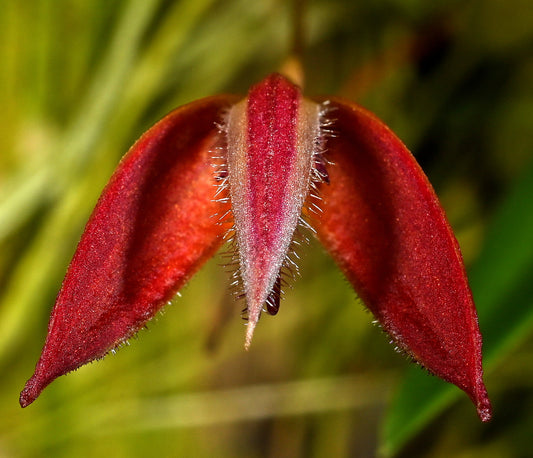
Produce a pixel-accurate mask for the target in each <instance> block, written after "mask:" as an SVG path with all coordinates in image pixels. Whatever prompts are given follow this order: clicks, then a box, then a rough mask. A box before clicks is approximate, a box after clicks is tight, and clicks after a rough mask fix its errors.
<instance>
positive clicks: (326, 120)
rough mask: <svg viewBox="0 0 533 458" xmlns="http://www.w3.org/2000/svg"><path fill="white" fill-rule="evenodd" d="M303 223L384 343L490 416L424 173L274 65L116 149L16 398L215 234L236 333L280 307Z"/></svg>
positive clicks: (388, 137)
mask: <svg viewBox="0 0 533 458" xmlns="http://www.w3.org/2000/svg"><path fill="white" fill-rule="evenodd" d="M301 225H304V226H310V227H311V228H312V230H313V231H314V233H315V234H316V236H317V238H318V239H319V240H320V242H321V243H322V244H323V246H324V247H325V249H326V250H327V251H328V252H329V253H330V254H331V256H332V257H333V259H334V260H335V261H336V263H337V264H338V265H339V267H340V269H341V270H342V272H343V273H344V274H345V275H346V277H347V279H348V281H349V282H350V283H351V285H352V286H353V288H354V290H355V291H356V292H357V294H358V295H359V296H360V297H361V299H362V300H363V301H364V303H365V304H366V306H367V307H368V308H369V309H370V311H371V312H372V313H373V314H374V315H375V317H376V319H377V320H378V321H379V323H380V324H381V326H382V327H383V328H384V329H385V331H387V332H388V333H389V334H390V336H391V337H392V339H393V341H394V342H395V343H396V344H397V346H398V347H399V348H400V349H402V350H404V351H405V352H406V353H407V354H409V355H410V356H411V357H412V358H413V359H414V360H415V361H417V362H418V363H420V364H421V365H422V366H424V367H425V368H427V369H428V370H429V371H430V372H431V373H433V374H435V375H437V376H439V377H441V378H443V379H444V380H446V381H449V382H451V383H453V384H455V385H457V386H458V387H459V388H461V389H462V390H464V391H465V392H466V393H467V394H468V396H469V397H470V398H471V399H472V401H473V402H474V404H475V405H476V407H477V411H478V414H479V416H480V418H481V419H482V420H483V421H488V420H489V419H490V416H491V408H490V403H489V400H488V397H487V392H486V389H485V386H484V384H483V380H482V364H481V360H482V355H481V334H480V332H479V328H478V323H477V315H476V310H475V307H474V303H473V300H472V295H471V292H470V289H469V286H468V282H467V278H466V274H465V268H464V265H463V261H462V257H461V254H460V251H459V246H458V244H457V241H456V239H455V237H454V235H453V233H452V231H451V229H450V226H449V224H448V222H447V220H446V217H445V215H444V212H443V210H442V208H441V206H440V204H439V202H438V199H437V197H436V195H435V192H434V191H433V189H432V187H431V185H430V183H429V181H428V179H427V178H426V176H425V175H424V173H423V172H422V170H421V168H420V167H419V166H418V164H417V163H416V161H415V159H414V158H413V156H412V155H411V154H410V153H409V151H408V150H407V149H406V147H405V146H404V145H403V144H402V143H401V141H400V140H399V139H398V138H397V137H396V136H395V135H394V134H393V133H392V132H391V131H390V130H389V129H388V128H387V127H386V126H385V125H384V124H383V123H382V122H381V121H379V120H378V119H377V118H376V117H375V116H374V115H373V114H371V113H369V112H368V111H366V110H364V109H363V108H361V107H360V106H358V105H356V104H354V103H352V102H349V101H346V100H342V99H340V98H335V97H328V98H313V99H309V98H304V97H303V96H302V93H301V90H300V89H299V87H297V86H296V85H294V84H292V83H291V82H289V81H288V80H287V79H286V78H285V77H283V76H281V75H279V74H272V75H270V76H268V77H267V78H266V79H264V80H263V81H262V82H260V83H259V84H257V85H255V86H253V87H252V88H251V89H250V91H249V93H248V95H247V96H246V97H245V98H241V97H237V96H232V95H220V96H214V97H209V98H205V99H201V100H198V101H196V102H193V103H190V104H188V105H185V106H183V107H181V108H178V109H176V110H175V111H173V112H171V113H170V114H169V115H167V116H166V117H165V118H163V119H162V120H161V121H159V122H158V123H157V124H155V125H154V126H153V127H152V128H151V129H149V130H148V131H147V132H146V133H145V134H144V135H143V136H142V137H141V138H140V139H139V140H138V141H137V142H136V143H135V145H134V146H133V147H132V148H131V149H130V151H129V152H128V153H127V154H126V155H125V156H124V158H123V159H122V161H121V162H120V164H119V166H118V168H117V170H116V171H115V173H114V175H113V176H112V178H111V180H110V182H109V184H108V185H107V187H106V188H105V190H104V191H103V193H102V195H101V197H100V200H99V202H98V204H97V205H96V208H95V210H94V212H93V214H92V216H91V218H90V220H89V222H88V223H87V226H86V228H85V232H84V234H83V236H82V237H81V241H80V242H79V245H78V248H77V251H76V253H75V255H74V258H73V260H72V262H71V264H70V267H69V269H68V272H67V274H66V277H65V280H64V282H63V285H62V288H61V291H60V292H59V295H58V297H57V301H56V304H55V306H54V308H53V310H52V314H51V318H50V323H49V328H48V336H47V338H46V342H45V345H44V349H43V351H42V355H41V357H40V359H39V362H38V363H37V366H36V370H35V373H34V375H33V376H32V377H31V378H30V379H29V380H28V382H27V384H26V386H25V388H24V390H23V391H22V393H21V397H20V403H21V405H22V406H23V407H25V406H27V405H29V404H30V403H32V402H33V401H34V400H35V399H36V398H37V397H38V396H39V394H40V393H41V391H42V390H43V389H44V388H45V387H46V386H47V385H48V384H49V383H50V382H52V381H53V380H54V379H55V378H56V377H58V376H60V375H63V374H65V373H67V372H69V371H72V370H74V369H76V368H78V367H80V366H82V365H83V364H86V363H87V362H89V361H92V360H94V359H97V358H102V357H103V356H105V355H106V354H107V353H108V352H109V351H111V350H113V349H114V348H116V347H117V346H119V345H120V344H121V343H123V342H125V341H126V339H128V338H130V337H132V336H133V335H134V334H135V333H136V332H137V331H138V330H139V329H140V328H142V327H143V326H144V325H145V324H146V322H147V321H148V320H150V319H151V318H152V317H153V316H154V314H156V312H157V311H158V310H159V309H160V308H161V307H162V306H163V305H164V304H166V303H167V302H168V301H170V300H171V299H172V298H173V296H174V295H175V294H176V293H177V291H178V290H179V289H180V288H181V287H183V286H184V284H185V283H186V282H187V281H188V280H189V279H190V278H191V276H192V275H193V274H194V273H195V272H196V271H197V270H198V269H199V268H200V267H201V266H202V264H204V262H205V261H206V260H207V259H209V258H210V257H211V256H213V255H214V254H215V252H216V251H217V250H218V249H219V247H220V246H221V245H222V244H223V243H224V242H225V241H226V240H227V239H228V238H233V240H234V242H235V247H236V248H235V250H236V259H237V261H238V262H237V265H238V267H237V270H236V277H237V278H238V279H239V282H240V286H241V289H242V294H243V295H244V297H245V300H246V313H247V318H248V326H247V330H246V340H245V342H246V343H245V346H246V347H248V346H249V345H250V343H251V340H252V336H253V332H254V328H255V326H256V324H257V322H258V320H259V317H260V315H261V313H262V312H263V311H267V312H269V313H270V314H275V313H276V312H277V311H278V309H279V304H280V295H281V287H282V286H283V285H284V284H285V282H286V279H287V277H290V276H291V272H292V271H293V270H292V268H291V265H292V264H293V263H294V261H293V260H292V259H291V257H290V254H291V252H292V250H293V244H294V243H295V238H296V239H297V238H298V237H297V236H296V237H295V234H296V233H298V232H299V231H300V227H301Z"/></svg>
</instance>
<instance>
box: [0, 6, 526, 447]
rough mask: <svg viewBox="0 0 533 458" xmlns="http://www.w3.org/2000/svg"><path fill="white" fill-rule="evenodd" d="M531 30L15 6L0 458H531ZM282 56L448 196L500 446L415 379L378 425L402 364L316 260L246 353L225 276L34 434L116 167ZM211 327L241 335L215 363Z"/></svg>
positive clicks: (410, 20)
mask: <svg viewBox="0 0 533 458" xmlns="http://www.w3.org/2000/svg"><path fill="white" fill-rule="evenodd" d="M291 9H292V10H291ZM293 12H295V14H293ZM532 22H533V14H531V6H530V5H529V2H528V1H527V0H510V1H509V2H506V3H505V4H503V3H502V2H499V1H498V0H484V1H482V0H469V1H467V2H459V1H451V2H429V3H428V2H422V1H415V2H404V1H401V0H380V1H378V2H363V1H359V2H352V1H350V0H334V1H329V0H309V1H307V2H304V0H301V1H298V0H296V1H295V2H294V4H288V3H287V2H283V1H280V0H261V1H256V2H249V1H245V0H225V1H222V0H219V1H217V0H197V1H194V2H191V1H187V0H183V1H165V0H143V1H140V0H118V1H115V2H108V1H105V0H93V1H91V2H84V1H78V0H56V1H50V0H29V1H26V2H19V1H15V0H3V2H2V8H1V11H0V61H1V62H2V67H3V68H2V71H1V72H0V106H2V110H1V111H0V129H1V135H0V253H1V254H0V367H1V368H2V369H3V371H2V373H3V377H2V381H1V382H0V383H1V384H2V390H1V391H0V395H1V401H2V408H3V415H2V420H0V421H1V423H2V424H1V426H0V454H4V455H8V456H43V455H53V456H72V455H76V456H94V455H96V454H99V453H100V452H105V453H110V452H111V453H113V454H114V455H117V456H121V455H122V456H146V455H147V454H155V453H159V454H162V455H174V456H176V455H178V456H191V455H194V456H213V455H215V456H232V457H233V456H280V455H286V456H310V455H311V456H324V455H326V453H327V454H328V455H332V454H333V455H334V456H373V455H374V454H375V453H376V450H377V448H378V447H380V446H381V447H382V450H384V451H386V452H387V453H389V454H395V453H399V452H400V450H401V449H403V450H404V452H403V453H404V454H405V456H428V455H436V456H439V455H440V456H452V455H457V454H460V453H462V454H468V455H469V456H483V457H486V456H528V455H531V454H532V453H533V451H532V448H531V444H530V440H529V434H530V431H531V430H532V429H533V424H532V421H533V419H532V418H531V416H530V415H528V413H529V411H530V405H531V403H532V402H533V396H532V384H533V372H532V370H531V368H532V366H531V364H530V363H529V361H531V350H532V340H531V336H532V328H533V316H532V313H531V310H533V307H532V305H533V304H532V303H531V297H532V294H531V293H533V291H531V286H530V285H531V283H532V282H531V281H530V279H531V272H532V271H533V236H531V234H533V221H532V217H531V215H533V208H531V205H532V203H533V178H532V175H531V170H532V169H531V167H533V165H532V162H531V161H532V155H533V154H532V153H533V136H532V135H531V132H532V131H533V129H532V125H531V123H532V119H533V94H532V86H531V81H532V80H533V58H532V55H533V54H532V53H531V51H532V43H533V23H532ZM302 30H303V32H302ZM302 36H303V37H305V40H304V42H303V43H302ZM291 43H292V44H291ZM291 56H297V58H296V59H292V62H293V63H294V62H296V63H298V62H299V61H301V62H302V63H303V68H304V69H305V76H306V78H305V79H306V81H305V88H306V92H307V93H309V94H320V93H337V94H339V95H342V96H345V97H348V98H351V99H355V100H357V101H359V102H361V103H362V104H363V105H365V106H367V107H368V108H370V109H371V110H372V111H374V112H376V113H377V114H378V115H379V116H380V117H381V118H382V119H384V120H385V121H386V122H387V123H388V124H389V125H390V126H391V127H392V128H393V130H395V131H396V132H397V133H398V135H399V136H400V137H401V138H402V139H403V140H404V141H405V142H406V144H407V145H408V146H409V147H410V148H411V149H412V150H413V151H414V153H415V155H416V156H417V158H418V159H419V161H420V162H421V164H422V166H423V167H424V168H425V170H426V172H427V173H428V175H429V176H430V178H431V180H432V182H433V183H434V185H435V187H436V189H437V191H438V193H439V195H440V196H441V199H442V200H443V203H444V205H445V207H446V208H447V210H448V215H449V217H450V220H451V222H452V225H453V226H454V228H455V230H456V232H457V235H458V238H459V241H460V243H461V245H462V249H463V252H464V254H465V258H466V259H467V261H468V263H469V264H470V266H471V271H472V287H473V290H474V294H475V298H476V301H477V305H478V309H479V315H480V324H481V328H482V331H483V332H484V338H485V348H486V354H487V363H488V365H487V369H488V374H487V377H486V378H487V380H486V381H487V385H488V388H489V392H490V394H491V396H492V398H493V401H494V404H495V419H494V421H493V422H492V424H490V425H488V426H483V425H481V424H479V423H478V422H477V419H476V418H475V414H474V412H472V411H471V406H470V405H469V403H468V401H467V400H466V399H462V398H461V397H459V398H457V396H456V392H455V391H454V390H453V389H451V388H450V387H448V386H447V385H445V384H443V383H441V382H438V381H436V380H434V379H433V378H430V377H429V376H427V375H425V374H424V372H423V371H421V370H420V369H418V368H414V369H412V370H410V371H411V372H410V373H409V375H408V376H407V378H406V379H405V381H404V382H403V383H402V384H401V388H400V390H399V391H398V393H397V394H395V396H394V399H395V401H394V403H393V404H392V405H391V406H390V407H389V414H388V415H387V414H386V405H387V404H388V398H389V393H391V391H392V389H393V388H394V387H395V386H397V383H396V382H397V380H400V377H401V374H402V372H403V371H404V370H405V369H406V368H408V364H407V363H405V362H404V361H403V359H402V358H399V357H398V356H397V355H396V354H394V352H392V351H391V348H390V346H389V345H388V342H387V339H386V337H384V336H382V335H380V333H379V332H376V329H375V328H372V327H370V326H368V323H369V321H370V320H371V317H370V316H369V314H367V313H366V312H364V309H363V307H362V306H361V304H360V303H359V302H358V301H356V300H355V299H354V297H353V295H352V293H351V291H350V289H349V288H348V287H347V286H346V285H345V282H344V280H343V279H342V278H341V277H340V274H339V272H338V271H337V269H336V268H335V266H334V265H333V263H332V261H331V260H329V259H328V258H327V257H326V256H325V255H324V254H323V253H322V252H321V250H320V249H319V248H318V247H317V246H315V245H314V244H312V246H311V249H310V250H309V251H310V252H308V253H306V255H305V257H304V259H303V261H302V266H301V267H302V272H303V278H302V279H301V280H300V281H298V282H296V283H295V285H294V289H293V290H292V291H291V292H290V293H289V294H288V298H287V301H286V303H285V306H284V307H283V309H282V311H281V313H280V314H279V315H278V316H276V317H275V318H273V319H265V320H264V322H262V323H261V328H260V329H259V333H258V334H257V336H256V339H257V340H256V341H255V345H254V347H253V348H252V350H251V351H250V352H249V353H245V352H243V350H242V336H243V329H242V328H243V326H242V323H241V321H240V320H239V318H238V316H239V311H240V308H242V307H241V304H235V303H233V302H232V301H231V298H230V296H229V294H228V293H227V292H226V288H227V280H226V278H225V276H224V275H223V273H221V271H220V269H218V267H217V266H216V265H215V264H216V261H215V262H214V263H210V264H209V265H208V266H207V267H206V268H205V269H203V271H202V272H201V273H200V275H199V276H197V277H196V278H195V279H194V280H193V281H192V282H191V284H190V285H189V286H188V288H186V290H185V291H184V292H183V297H180V298H176V300H175V301H174V305H173V306H170V307H167V310H166V313H165V316H164V317H161V319H158V320H156V322H154V323H153V324H151V325H150V328H157V329H156V332H143V333H141V334H140V335H139V337H138V339H134V340H132V342H131V343H132V345H131V346H132V348H128V349H125V350H123V351H120V352H119V353H118V354H117V355H116V356H115V357H113V356H109V357H108V358H107V359H106V360H104V361H101V362H98V363H95V364H92V365H90V366H88V367H85V368H83V369H81V370H79V371H77V372H76V373H75V374H71V375H69V376H67V377H64V378H63V380H58V381H57V382H56V383H55V384H54V385H53V386H51V387H50V388H48V390H47V392H46V393H45V394H44V395H43V397H42V398H41V399H40V400H39V401H38V402H37V403H36V404H35V405H34V406H32V407H31V408H30V409H28V410H26V411H21V410H20V408H19V407H18V404H17V399H18V392H19V390H20V389H21V387H22V385H23V383H24V381H25V380H26V378H27V377H28V376H29V375H30V373H31V371H32V369H33V364H34V362H35V360H36V358H37V356H38V354H39V351H40V349H41V345H42V342H43V338H44V335H45V330H46V323H47V320H48V316H49V311H50V307H51V305H52V303H53V299H54V296H55V294H56V292H57V291H58V289H59V286H60V282H61V279H62V277H63V275H64V272H65V269H66V266H67V264H68V262H69V260H70V257H71V256H72V253H73V251H74V248H75V244H76V242H77V239H78V238H79V236H80V234H81V231H82V229H83V225H84V224H85V222H86V220H87V218H88V216H89V214H90V212H91V210H92V208H93V206H94V204H95V202H96V199H97V197H98V195H99V194H100V191H101V189H102V187H103V186H104V185H105V183H106V181H107V180H108V178H109V176H110V175H111V173H112V171H113V169H114V167H115V166H116V164H117V162H118V160H119V159H120V157H121V155H122V154H123V153H124V152H126V151H127V149H128V147H129V146H130V145H131V144H132V143H133V142H134V140H135V139H136V138H137V137H138V136H139V135H140V134H141V132H143V131H144V130H145V129H146V128H147V127H148V126H150V125H151V124H153V123H154V122H155V121H156V120H157V119H159V118H160V117H162V116H163V115H164V114H165V113H166V112H168V111H169V110H171V109H172V108H174V107H176V106H178V105H181V104H183V103H186V102H188V101H191V100H194V99H197V98H199V97H203V96H208V95H211V94H214V93H218V92H238V93H243V92H245V91H246V89H247V88H248V87H249V86H250V84H253V83H254V82H256V81H258V80H259V79H261V78H262V77H263V76H264V75H265V74H267V73H269V72H271V71H273V70H276V69H279V68H283V65H284V64H287V62H291V60H290V57H291ZM293 68H295V69H296V70H294V69H293V70H291V71H292V72H294V74H296V75H297V73H298V66H297V65H296V66H295V67H294V66H293ZM294 78H298V76H295V77H294ZM306 251H307V250H306ZM206 285H210V287H209V288H207V287H206ZM221 307H226V308H227V309H229V310H230V312H228V313H229V314H230V315H231V316H230V317H229V319H228V325H227V329H224V328H223V329H221V330H220V332H219V335H218V336H217V339H216V342H218V344H217V345H215V346H214V349H213V350H212V351H211V352H209V351H206V350H205V348H206V343H207V340H208V338H209V332H210V326H211V325H212V323H213V320H214V317H216V316H217V313H219V312H218V310H219V309H220V308H221ZM303 310H304V311H305V313H304V314H302V311H303ZM137 340H142V345H137ZM520 361H525V363H520ZM496 368H497V370H496ZM153 374H158V375H157V377H153ZM256 385H259V386H256ZM352 386H353V391H351V390H350V387H352ZM450 390H451V391H450ZM457 399H459V401H458V402H454V401H457ZM254 403H256V404H257V408H254ZM221 412H226V413H227V415H226V416H224V415H223V414H222V413H221ZM383 424H384V425H385V430H384V431H385V432H384V434H383V437H382V438H381V439H378V432H379V429H380V425H383ZM28 437H31V440H28ZM95 439H96V440H95ZM379 440H381V443H378V442H379Z"/></svg>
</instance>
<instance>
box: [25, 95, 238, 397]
mask: <svg viewBox="0 0 533 458" xmlns="http://www.w3.org/2000/svg"><path fill="white" fill-rule="evenodd" d="M234 102H235V99H234V97H232V96H218V97H211V98H207V99H203V100H199V101H197V102H193V103H191V104H189V105H186V106H184V107H181V108H178V109H177V110H175V111H173V112H172V113H170V114H169V115H168V116H166V117H165V118H164V119H162V120H161V121H160V122H158V123H157V124H156V125H155V126H153V127H152V128H151V129H150V130H148V131H147V132H146V133H145V134H144V135H143V136H142V137H141V138H140V139H139V140H138V141H137V142H136V143H135V145H134V146H133V147H132V148H131V150H130V151H129V152H128V154H127V155H126V156H125V157H124V158H123V159H122V161H121V162H120V164H119V166H118V168H117V170H116V172H115V173H114V175H113V177H112V178H111V180H110V182H109V184H108V185H107V187H106V188H105V190H104V192H103V193H102V196H101V197H100V200H99V202H98V204H97V206H96V208H95V210H94V212H93V214H92V216H91V218H90V220H89V222H88V223H87V226H86V228H85V232H84V234H83V236H82V238H81V240H80V243H79V245H78V248H77V251H76V253H75V255H74V258H73V260H72V262H71V264H70V267H69V269H68V272H67V275H66V277H65V280H64V282H63V286H62V288H61V291H60V292H59V295H58V297H57V301H56V304H55V306H54V308H53V311H52V315H51V318H50V323H49V327H48V336H47V339H46V343H45V345H44V349H43V351H42V354H41V358H40V360H39V362H38V363H37V367H36V370H35V373H34V375H33V376H32V377H31V378H30V380H29V381H28V382H27V383H26V386H25V388H24V390H23V391H22V393H21V395H20V403H21V405H22V406H23V407H25V406H27V405H29V404H30V403H32V402H33V401H34V400H35V399H36V398H37V396H38V395H39V394H40V392H41V391H42V390H43V389H44V388H45V387H46V386H47V385H48V384H49V383H50V382H51V381H52V380H54V379H55V378H56V377H58V376H60V375H63V374H65V373H67V372H70V371H72V370H74V369H76V368H78V367H80V366H81V365H83V364H85V363H87V362H89V361H92V360H94V359H97V358H101V357H103V356H104V355H105V354H106V353H108V352H109V351H110V350H112V349H113V348H115V347H116V346H117V345H119V344H120V343H122V342H124V341H125V340H126V339H128V338H129V337H131V336H132V335H134V334H135V333H136V332H137V331H138V330H139V329H140V328H141V327H142V326H144V324H145V323H146V322H147V321H148V320H149V319H150V318H152V317H153V316H154V314H155V313H156V312H157V311H158V310H159V309H160V308H161V307H162V306H163V305H164V304H165V303H166V302H167V301H169V300H171V299H172V297H173V296H174V294H175V293H176V292H177V291H178V290H179V289H180V288H181V287H182V286H183V285H184V284H185V283H186V282H187V281H188V280H189V278H190V277H191V276H192V275H193V274H194V273H195V272H196V271H197V270H198V269H199V268H200V266H201V265H202V264H203V263H204V262H205V261H206V260H207V259H208V258H210V257H211V256H212V255H213V254H214V253H215V251H216V250H217V249H218V247H219V246H220V244H221V242H222V235H223V233H224V231H225V230H226V229H227V228H225V227H224V226H223V225H222V224H217V218H216V214H223V213H225V212H226V211H227V209H228V208H229V207H228V204H224V203H220V202H214V200H213V199H214V194H215V190H216V189H215V184H216V183H215V176H214V171H213V168H212V166H211V162H212V160H211V156H212V154H213V152H212V151H211V149H212V148H213V146H214V143H215V142H216V140H217V137H218V129H217V127H216V122H218V121H220V113H221V111H223V110H224V109H226V107H228V106H230V105H231V104H232V103H234Z"/></svg>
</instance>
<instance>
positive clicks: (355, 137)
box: [314, 98, 491, 421]
mask: <svg viewBox="0 0 533 458" xmlns="http://www.w3.org/2000/svg"><path fill="white" fill-rule="evenodd" d="M330 106H331V108H332V110H331V112H330V113H331V118H332V119H333V124H332V130H333V136H332V137H330V138H328V140H327V146H326V151H327V153H326V154H327V156H326V157H327V159H328V160H329V161H331V162H332V163H333V164H332V165H330V166H328V173H329V181H330V185H323V186H322V187H321V197H322V198H323V205H322V208H323V214H321V215H320V217H318V218H316V221H315V224H314V226H315V228H316V229H317V232H318V236H319V239H320V240H321V241H322V243H323V244H324V246H325V247H326V248H327V250H328V251H329V252H330V253H331V255H332V256H333V258H334V259H335V260H336V262H337V263H338V264H339V266H340V267H341V269H342V270H343V272H344V273H345V274H346V276H347V278H348V280H349V281H350V282H351V284H352V285H353V287H354V288H355V290H356V292H357V293H358V294H359V296H360V297H361V299H362V300H363V301H364V302H365V304H366V305H367V306H368V308H369V309H370V310H371V311H372V313H373V314H374V315H375V316H376V318H377V319H378V321H379V322H380V323H381V325H382V326H383V328H384V329H385V330H386V331H387V332H388V333H389V334H390V335H391V336H392V337H393V338H394V340H395V341H396V342H397V344H398V345H399V347H401V348H402V349H403V350H405V351H406V352H407V353H408V354H409V355H411V356H412V357H413V358H414V359H415V360H416V361H418V362H419V363H420V364H421V365H423V366H424V367H426V368H427V369H428V370H429V371H431V372H432V373H434V374H435V375H437V376H439V377H441V378H443V379H444V380H446V381H449V382H451V383H454V384H455V385H457V386H458V387H459V388H461V389H462V390H464V391H465V392H466V393H467V394H468V395H469V396H470V398H471V399H472V400H473V402H474V403H475V404H476V406H477V410H478V414H479V416H480V418H481V419H482V420H483V421H488V420H489V419H490V417H491V407H490V403H489V400H488V397H487V392H486V389H485V386H484V384H483V380H482V367H481V359H482V358H481V334H480V332H479V327H478V322H477V314H476V310H475V307H474V303H473V300H472V295H471V292H470V289H469V286H468V283H467V279H466V274H465V269H464V265H463V261H462V257H461V253H460V251H459V246H458V244H457V241H456V239H455V237H454V235H453V233H452V231H451V229H450V226H449V224H448V222H447V220H446V217H445V215H444V212H443V210H442V208H441V206H440V204H439V202H438V200H437V196H436V195H435V192H434V191H433V189H432V187H431V185H430V183H429V181H428V180H427V178H426V176H425V175H424V173H423V172H422V170H421V168H420V167H419V166H418V164H417V163H416V161H415V159H414V158H413V156H412V155H411V154H410V153H409V151H408V150H407V149H406V148H405V146H404V145H403V144H402V143H401V141H400V140H399V139H398V138H397V137H396V136H395V135H394V134H393V133H392V132H391V131H390V130H389V129H388V128H387V127H386V126H385V125H384V124H383V123H382V122H380V121H379V120H378V119H377V118H376V117H374V116H373V115H372V114H371V113H369V112H368V111H365V110H364V109H362V108H360V107H359V106H357V105H356V104H354V103H351V102H348V101H344V100H340V99H336V98H333V99H330Z"/></svg>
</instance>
